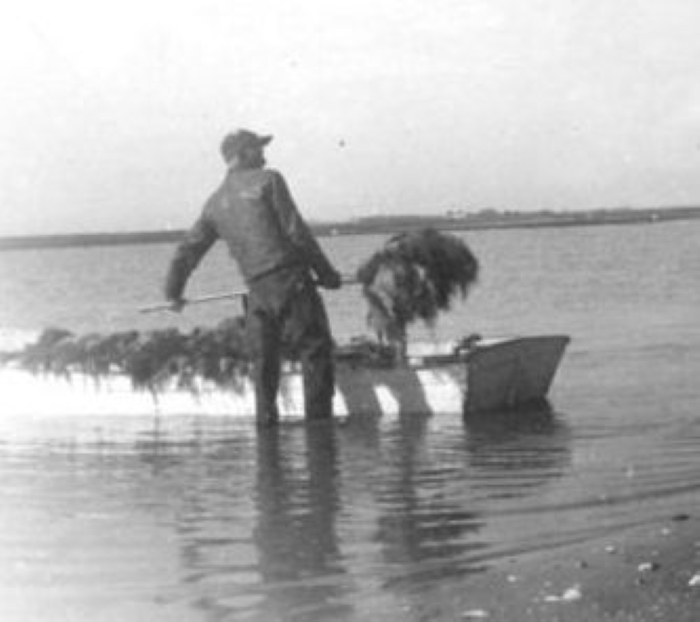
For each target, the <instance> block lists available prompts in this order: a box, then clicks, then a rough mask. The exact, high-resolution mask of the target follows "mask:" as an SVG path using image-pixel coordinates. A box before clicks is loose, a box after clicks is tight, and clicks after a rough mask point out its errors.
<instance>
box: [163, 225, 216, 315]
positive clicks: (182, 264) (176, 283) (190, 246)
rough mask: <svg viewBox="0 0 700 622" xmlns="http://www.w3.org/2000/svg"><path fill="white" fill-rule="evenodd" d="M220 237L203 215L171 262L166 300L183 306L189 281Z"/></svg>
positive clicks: (166, 285)
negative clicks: (183, 295) (183, 298)
mask: <svg viewBox="0 0 700 622" xmlns="http://www.w3.org/2000/svg"><path fill="white" fill-rule="evenodd" d="M218 237H219V235H218V233H217V232H216V229H215V227H214V225H213V224H212V223H211V222H210V221H209V220H208V219H207V217H206V215H205V214H204V213H202V215H201V216H200V217H199V219H198V220H197V222H195V223H194V226H193V227H192V228H191V229H190V230H189V231H188V232H187V233H186V234H185V239H184V240H183V241H182V242H180V244H179V246H178V247H177V250H176V251H175V256H174V257H173V259H172V261H171V262H170V268H169V269H168V275H167V277H166V279H165V298H166V300H170V301H172V302H173V303H176V304H179V305H180V306H181V305H182V294H183V292H184V291H185V285H186V284H187V279H188V278H189V277H190V274H192V271H193V270H194V269H195V268H196V267H197V266H198V265H199V262H200V261H201V260H202V257H204V255H205V254H206V253H207V251H208V250H209V249H210V248H211V247H212V245H213V244H214V242H216V240H217V239H218Z"/></svg>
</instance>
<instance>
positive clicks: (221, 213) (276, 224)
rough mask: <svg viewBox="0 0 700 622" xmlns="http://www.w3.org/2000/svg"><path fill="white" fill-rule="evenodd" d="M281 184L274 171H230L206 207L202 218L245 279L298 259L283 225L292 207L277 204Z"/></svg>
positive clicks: (296, 249)
mask: <svg viewBox="0 0 700 622" xmlns="http://www.w3.org/2000/svg"><path fill="white" fill-rule="evenodd" d="M280 184H284V180H283V179H282V176H281V175H280V174H279V173H277V172H276V171H272V170H269V169H253V170H241V171H237V170H231V171H229V173H228V174H227V176H226V178H225V179H224V181H223V182H222V184H221V186H220V187H219V188H218V189H217V190H216V192H214V194H213V195H212V197H211V198H210V200H209V201H208V202H207V205H206V206H205V209H204V214H203V217H204V218H205V219H206V220H207V221H208V222H209V223H211V226H213V227H214V229H215V230H216V233H217V235H218V237H220V238H221V239H223V240H224V241H225V242H226V244H227V245H228V248H229V252H230V253H231V255H232V257H233V258H234V259H235V260H236V261H237V262H238V265H239V266H240V269H241V272H242V273H243V276H244V277H245V279H246V280H251V279H255V278H259V277H260V276H261V275H264V274H266V273H269V272H271V271H273V270H275V269H277V268H279V267H282V266H289V265H292V264H294V263H300V262H301V257H300V253H299V249H298V248H297V247H296V246H295V245H294V243H293V241H292V239H291V238H290V236H289V235H288V232H287V231H285V228H284V227H285V221H288V220H289V215H286V218H285V214H284V211H285V209H286V210H287V211H289V210H290V209H292V208H293V206H289V205H287V206H285V205H280V204H279V197H278V196H276V195H278V194H279V189H278V187H277V186H279V185H280ZM294 211H296V210H295V208H294Z"/></svg>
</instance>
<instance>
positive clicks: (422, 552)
mask: <svg viewBox="0 0 700 622" xmlns="http://www.w3.org/2000/svg"><path fill="white" fill-rule="evenodd" d="M427 423H428V418H427V417H425V416H410V417H402V418H400V419H399V422H398V426H397V428H396V430H395V433H394V435H393V436H392V439H391V440H392V443H391V447H389V448H387V451H388V452H389V454H390V459H389V464H388V465H387V471H386V473H384V475H385V480H384V481H383V482H382V484H381V489H380V493H379V495H378V497H377V503H378V505H379V506H380V508H381V510H382V514H381V516H380V518H379V524H378V530H377V533H376V539H377V541H378V542H380V543H381V546H382V552H383V557H384V559H385V561H386V563H387V564H388V566H389V568H388V578H387V579H386V581H385V583H384V585H385V587H388V588H390V589H394V590H399V591H406V592H408V593H409V594H410V593H411V592H412V591H413V590H414V589H415V588H417V587H419V586H420V585H422V584H425V583H426V582H429V581H431V580H432V579H445V578H448V577H452V578H456V577H459V576H463V575H465V574H468V573H472V572H477V571H479V570H481V569H482V568H481V567H479V566H475V565H474V564H473V563H472V562H471V561H470V553H471V552H473V551H475V550H478V549H479V548H481V547H482V546H483V545H482V544H480V543H479V542H476V541H474V540H473V539H472V538H471V537H469V534H474V533H475V532H477V531H478V529H479V528H480V526H481V524H482V522H481V520H480V519H479V514H478V513H477V512H475V511H472V510H469V509H465V508H464V507H463V505H464V504H465V502H466V503H468V499H463V498H455V499H451V498H447V497H446V496H445V495H444V494H442V491H441V486H440V480H441V478H442V477H444V475H445V473H446V471H445V469H447V470H451V467H449V466H446V465H435V464H430V461H429V459H426V455H425V452H426V451H427V447H426V428H427ZM438 469H439V470H438Z"/></svg>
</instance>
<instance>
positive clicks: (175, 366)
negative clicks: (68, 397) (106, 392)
mask: <svg viewBox="0 0 700 622" xmlns="http://www.w3.org/2000/svg"><path fill="white" fill-rule="evenodd" d="M0 362H1V363H3V364H5V365H12V366H15V367H20V368H22V369H28V370H30V371H32V372H34V373H37V374H39V373H46V374H54V375H58V376H63V377H66V378H70V376H71V374H72V373H74V372H80V373H83V374H87V375H89V376H92V377H93V378H95V379H96V380H99V379H100V378H103V377H107V376H108V375H111V374H115V373H123V374H126V375H128V376H129V377H130V378H131V381H132V384H133V386H134V388H136V389H141V390H150V391H157V390H158V389H159V388H162V387H163V386H165V385H168V384H171V383H175V384H176V385H177V386H179V387H184V388H190V389H192V390H195V389H196V387H197V383H198V381H199V380H200V379H204V380H209V381H212V382H214V383H216V384H217V385H221V386H229V387H231V386H233V387H234V388H235V387H236V386H238V385H239V384H240V382H241V380H242V379H243V378H244V377H245V376H246V375H247V374H248V370H249V364H250V356H249V352H248V348H247V345H246V339H245V323H244V320H243V318H241V317H236V318H230V319H226V320H224V321H223V322H221V323H220V324H218V325H217V326H216V327H214V328H195V329H194V330H192V331H191V332H189V333H183V332H180V331H178V330H176V329H162V330H151V331H143V332H139V331H135V330H131V331H124V332H116V333H110V334H107V335H103V334H98V333H89V334H85V335H75V334H74V333H72V332H71V331H68V330H65V329H63V328H47V329H45V330H44V331H43V332H42V333H41V334H40V336H39V338H38V339H37V341H36V342H34V343H31V344H29V345H27V346H26V347H25V348H24V349H22V350H19V351H17V352H12V353H4V354H3V355H2V359H1V360H0Z"/></svg>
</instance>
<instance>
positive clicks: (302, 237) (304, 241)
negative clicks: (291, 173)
mask: <svg viewBox="0 0 700 622" xmlns="http://www.w3.org/2000/svg"><path fill="white" fill-rule="evenodd" d="M271 200H272V205H273V207H274V210H275V212H276V213H277V216H278V218H279V221H280V224H281V225H282V229H283V231H284V232H285V233H286V234H287V236H288V237H289V239H290V240H291V241H292V243H293V244H294V246H296V247H297V248H298V249H299V251H300V252H301V254H302V256H303V257H304V258H305V260H306V262H307V263H308V264H309V266H310V267H311V269H312V270H313V271H314V273H315V274H316V276H317V278H318V280H319V284H320V285H321V286H322V287H326V288H328V289H337V288H339V287H340V285H341V278H340V274H339V273H338V271H337V270H336V269H335V268H334V267H333V265H332V264H331V262H330V261H329V260H328V258H327V257H326V255H325V253H324V252H323V250H322V249H321V247H320V246H319V244H318V242H317V241H316V238H315V237H314V235H313V234H312V233H311V231H310V229H309V227H308V226H307V224H306V223H305V222H304V219H303V218H302V217H301V214H300V213H299V210H298V209H297V206H296V204H295V203H294V199H292V195H291V193H290V192H289V188H288V187H287V183H286V182H285V180H284V177H282V175H281V174H280V173H278V172H276V171H274V172H273V173H272V183H271Z"/></svg>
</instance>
